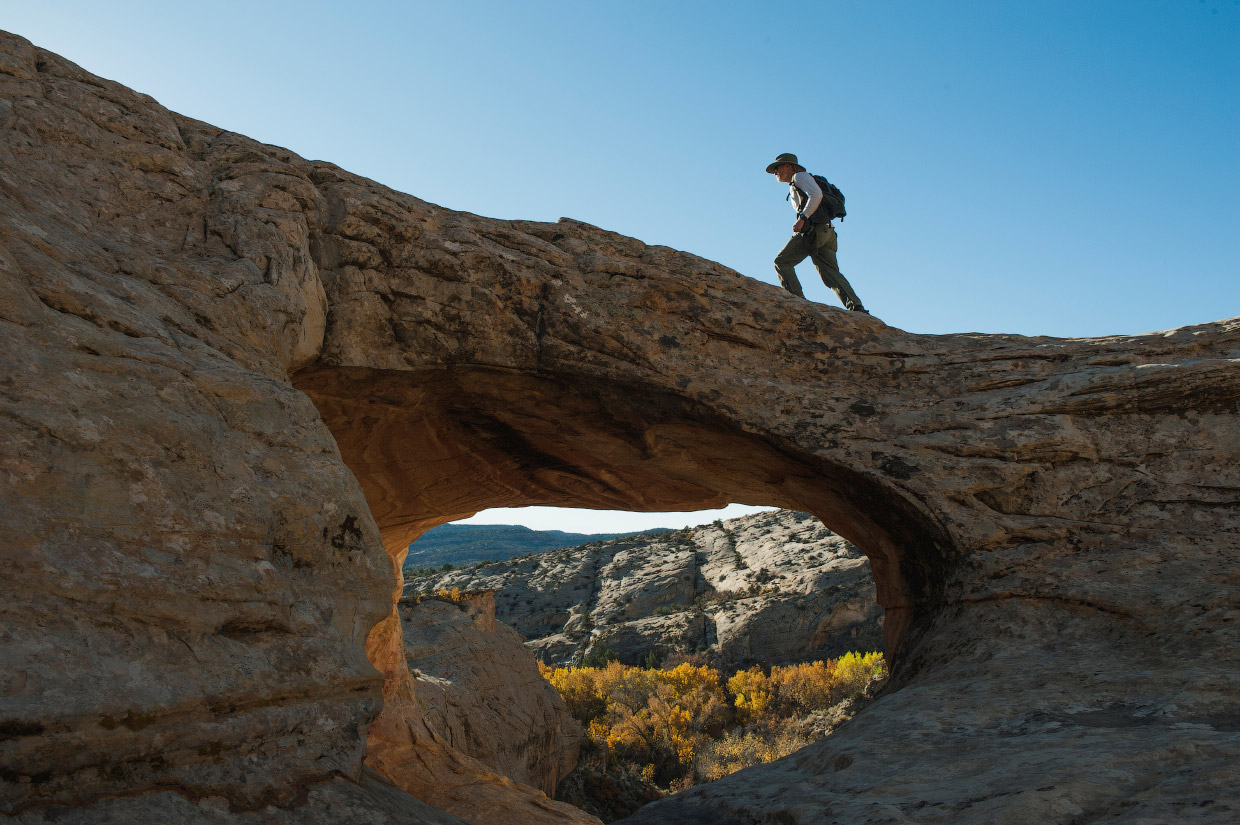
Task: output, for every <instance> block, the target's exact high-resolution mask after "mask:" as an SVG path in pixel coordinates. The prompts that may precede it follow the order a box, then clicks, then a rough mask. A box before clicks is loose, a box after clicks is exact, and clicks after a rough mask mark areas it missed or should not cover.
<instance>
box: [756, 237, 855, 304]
mask: <svg viewBox="0 0 1240 825" xmlns="http://www.w3.org/2000/svg"><path fill="white" fill-rule="evenodd" d="M838 249H839V238H838V237H837V236H836V234H835V228H834V227H833V226H831V224H830V223H823V224H819V225H818V226H817V227H815V228H813V229H811V230H810V231H809V232H806V233H804V234H801V235H793V236H792V237H791V238H789V239H788V243H786V244H784V248H783V249H781V250H780V251H779V254H778V255H776V256H775V273H776V274H777V275H779V283H780V284H781V285H783V288H784V289H786V290H788V291H789V292H791V293H792V294H793V295H795V296H797V297H798V298H804V297H805V293H804V292H802V291H801V282H800V281H798V280H797V273H796V269H794V267H795V266H796V265H797V264H799V263H800V262H801V261H803V260H805V258H806V257H807V256H808V257H809V259H810V260H811V261H813V262H814V268H815V269H817V270H818V274H819V275H820V276H822V282H823V283H824V284H826V285H827V286H828V287H830V288H831V290H832V291H834V292H835V294H836V295H837V296H838V297H839V299H840V303H842V304H843V305H844V308H845V309H853V310H864V309H865V307H863V306H862V305H861V299H860V298H858V297H857V293H855V292H853V288H852V286H851V285H850V284H849V283H848V279H847V278H845V277H844V276H843V274H842V273H841V272H840V265H839V263H838V262H837V261H836V259H835V253H836V252H837V251H838Z"/></svg>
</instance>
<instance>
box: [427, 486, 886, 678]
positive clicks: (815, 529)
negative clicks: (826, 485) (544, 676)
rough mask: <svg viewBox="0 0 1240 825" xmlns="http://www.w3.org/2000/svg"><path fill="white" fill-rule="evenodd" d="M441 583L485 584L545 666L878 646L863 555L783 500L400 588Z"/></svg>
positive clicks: (824, 652) (468, 587) (744, 662)
mask: <svg viewBox="0 0 1240 825" xmlns="http://www.w3.org/2000/svg"><path fill="white" fill-rule="evenodd" d="M413 547H414V548H415V549H416V548H417V544H416V543H415V544H414V545H413ZM453 588H456V589H457V590H459V591H461V592H472V591H493V592H494V593H495V601H496V610H497V615H498V617H499V618H500V619H501V620H502V621H503V622H504V623H505V624H508V625H510V626H511V627H512V628H513V629H514V630H516V631H517V632H518V633H520V634H521V635H522V636H524V637H525V638H526V639H527V644H528V645H529V646H530V648H532V649H533V650H534V652H535V655H536V656H538V658H540V659H541V660H543V661H545V662H547V663H549V664H555V665H564V664H569V663H580V661H581V659H582V658H583V657H584V656H585V655H586V654H588V653H589V652H590V651H592V650H596V649H598V648H599V647H606V648H607V649H608V650H611V651H614V652H615V653H617V654H618V655H619V656H620V660H621V661H623V662H624V663H626V664H631V665H636V664H641V663H642V662H643V661H644V659H645V657H646V656H647V655H648V654H650V653H651V652H653V653H654V654H655V656H656V657H658V658H659V659H660V660H662V659H664V658H666V657H667V656H669V655H671V654H673V653H696V652H706V653H709V654H710V655H711V656H712V658H714V659H715V660H716V661H717V662H718V663H719V664H720V665H721V666H724V667H745V666H748V665H750V664H754V663H762V664H767V665H770V664H785V663H788V662H794V661H804V660H809V659H814V658H819V659H821V658H830V657H834V656H839V655H841V654H843V653H846V652H848V651H849V650H864V651H869V650H880V651H881V650H882V645H883V639H882V610H881V609H880V608H879V606H878V603H877V602H876V601H875V597H874V578H873V576H872V575H871V574H870V565H869V562H868V561H867V560H866V558H865V555H864V554H863V553H862V552H861V551H860V550H858V549H857V548H856V547H855V546H853V545H852V544H850V543H849V542H848V541H846V540H844V539H843V538H841V537H840V536H837V535H835V534H834V533H832V532H831V531H830V530H828V529H827V528H826V527H824V526H823V524H822V522H820V521H819V520H818V519H816V518H814V517H813V516H811V515H809V514H808V513H798V512H795V511H792V510H779V511H775V512H771V513H758V514H755V515H752V516H744V517H742V518H736V519H729V520H728V521H724V522H716V523H714V524H704V525H702V526H700V527H697V528H694V529H693V530H685V531H676V532H673V533H661V534H656V535H649V536H636V537H632V538H622V539H615V540H612V541H607V542H595V543H591V544H589V545H582V546H580V547H573V548H566V549H564V550H558V551H553V552H549V553H540V554H537V555H534V556H529V557H526V558H521V559H514V560H510V561H507V562H495V563H490V564H484V565H480V566H476V567H470V568H465V569H461V570H455V571H452V572H450V573H445V574H443V575H438V576H430V577H427V578H423V579H414V580H412V581H409V582H408V584H407V586H406V590H407V592H429V593H434V592H437V591H439V590H452V589H453Z"/></svg>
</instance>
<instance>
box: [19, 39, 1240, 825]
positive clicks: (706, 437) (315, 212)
mask: <svg viewBox="0 0 1240 825" xmlns="http://www.w3.org/2000/svg"><path fill="white" fill-rule="evenodd" d="M0 54H3V55H4V57H3V59H0V100H2V101H4V103H3V105H0V410H3V415H2V416H0V445H3V446H2V447H0V463H2V465H3V472H2V473H0V508H3V512H4V513H5V518H4V520H3V522H2V523H0V553H2V554H3V556H2V560H3V564H2V565H0V576H2V577H3V583H4V591H5V593H6V594H8V595H7V597H6V600H5V604H4V606H3V609H4V611H5V618H4V625H3V631H2V632H0V719H2V720H3V731H4V734H5V738H4V739H3V740H2V741H0V815H7V816H9V817H10V818H14V817H22V818H24V819H25V820H26V821H39V820H40V819H42V820H48V819H51V818H58V819H59V820H60V821H69V818H70V817H76V818H77V819H78V821H103V819H104V817H105V816H111V815H112V814H111V813H108V812H115V811H117V810H120V809H125V810H129V811H130V812H131V813H128V814H125V816H126V817H127V818H128V819H129V820H130V821H138V822H141V821H156V820H157V821H160V822H166V821H170V820H174V819H176V818H177V816H178V813H177V812H178V811H181V812H184V811H185V810H186V808H185V805H186V800H211V799H216V800H220V801H221V802H220V803H219V806H217V807H216V808H215V811H216V813H212V814H210V816H211V817H214V819H213V820H210V821H217V822H224V821H229V822H231V821H245V820H246V819H247V818H249V819H251V820H254V819H258V818H261V817H264V816H270V817H272V818H273V821H276V820H279V818H280V817H283V818H284V820H286V821H289V820H293V819H298V821H308V820H306V819H300V818H299V815H300V813H301V812H302V811H307V810H309V809H310V808H312V807H314V806H315V805H319V804H330V805H339V806H343V807H342V808H338V809H339V810H348V811H350V813H349V814H347V816H341V817H338V818H339V819H341V820H343V821H382V819H381V817H382V816H388V817H389V818H391V816H392V814H390V813H385V811H391V810H395V808H394V807H391V806H399V805H401V804H407V803H408V802H411V801H412V800H409V799H408V797H407V796H403V795H400V794H398V793H397V792H395V791H390V790H388V791H387V792H386V795H385V794H376V793H371V792H369V791H368V790H367V789H366V787H365V785H364V784H363V780H362V773H361V767H360V761H361V759H362V756H363V749H364V750H365V756H366V759H367V760H368V761H369V762H370V763H371V764H372V765H374V766H375V767H376V768H377V769H379V770H380V771H381V772H382V773H384V774H385V775H386V776H387V777H388V778H390V779H393V780H394V781H396V782H397V784H398V785H399V784H400V780H401V777H402V776H405V775H406V768H407V767H409V766H411V765H413V764H415V763H418V764H420V766H421V767H420V768H419V770H420V771H422V774H420V775H425V771H426V770H428V769H429V770H431V771H432V772H436V771H437V772H439V773H438V774H437V775H440V776H442V777H443V782H442V783H441V786H440V787H442V788H443V789H444V793H443V794H442V796H443V798H446V799H456V800H458V801H461V802H462V803H464V802H465V801H468V799H472V800H474V801H475V802H476V803H477V808H478V810H479V812H480V813H479V814H478V815H474V814H473V813H471V815H470V816H469V818H470V819H471V820H475V821H481V816H482V815H490V814H489V813H488V812H490V813H493V814H496V815H501V814H505V812H506V813H507V815H508V816H512V817H517V816H523V815H524V812H525V811H530V812H533V811H535V810H541V811H542V814H543V815H544V816H545V819H544V820H543V821H551V820H553V819H554V818H555V817H563V816H564V812H563V811H562V810H559V809H554V808H553V807H544V808H539V807H538V806H539V805H540V804H541V803H540V802H539V800H538V794H537V792H536V791H533V790H532V789H529V790H528V791H523V790H522V789H521V788H520V787H517V786H512V785H506V784H504V782H503V781H502V780H500V778H499V777H497V776H496V775H494V774H493V773H490V772H489V771H487V770H486V769H485V766H482V765H481V763H478V762H476V760H471V759H470V757H468V756H466V755H464V754H461V753H459V752H457V751H455V750H453V749H451V748H449V747H447V746H446V745H445V744H443V743H442V742H440V741H438V740H437V739H436V738H435V736H434V735H433V733H432V732H430V730H429V728H427V727H426V725H425V723H424V721H423V720H422V718H421V716H420V709H419V704H418V701H417V697H416V689H415V686H414V685H413V679H412V677H411V675H410V674H409V671H408V668H407V667H405V666H404V652H403V643H402V640H401V638H400V623H399V619H398V617H397V616H396V615H395V612H394V611H395V599H396V597H397V596H398V595H399V592H400V583H399V565H400V561H401V556H402V555H403V552H404V550H403V548H405V547H407V545H408V543H409V541H410V540H411V539H412V538H414V537H415V536H416V535H417V534H418V533H419V532H420V531H422V530H425V529H427V528H429V527H430V526H433V525H435V524H439V523H444V522H448V521H453V520H456V519H458V518H460V517H462V516H464V515H467V514H469V513H472V512H475V511H477V510H479V509H483V508H485V507H495V506H521V505H526V504H543V505H555V504H561V505H572V506H578V507H601V508H629V509H637V510H642V509H646V510H668V509H686V510H687V509H699V508H703V507H712V506H718V505H721V504H723V503H725V502H727V501H738V502H742V503H750V504H765V505H773V506H777V507H784V508H788V509H795V510H803V511H807V512H811V513H813V514H814V515H815V516H817V517H818V518H819V519H821V520H822V521H823V523H824V524H826V525H827V526H828V527H830V528H831V529H832V530H833V531H835V532H836V533H838V534H839V535H841V536H843V537H844V538H846V539H847V540H848V541H850V542H852V543H854V544H855V545H856V546H857V547H858V548H860V549H861V550H862V551H863V552H864V553H865V554H866V555H867V557H868V558H869V560H870V565H871V569H872V571H873V575H874V578H875V584H876V589H877V598H878V602H879V603H880V605H882V606H883V608H884V610H885V618H884V634H885V637H886V648H887V651H888V653H889V654H890V655H891V656H892V658H893V660H894V673H893V678H892V681H891V682H890V683H889V687H888V689H887V691H886V693H885V695H883V696H881V697H879V698H878V699H877V701H875V703H874V704H873V705H871V706H870V707H868V708H867V709H865V710H863V711H862V712H861V713H859V714H858V715H857V716H856V717H855V718H854V719H853V720H852V721H850V722H849V723H846V724H845V725H844V726H843V727H842V728H841V729H840V730H839V731H837V732H836V734H834V735H833V736H832V737H831V738H829V739H828V740H826V742H824V743H821V744H819V745H815V746H812V747H811V748H809V749H807V750H805V751H803V752H801V753H798V754H795V755H793V756H791V757H789V758H787V759H785V760H783V761H781V762H779V763H775V764H773V765H771V766H767V767H764V768H759V769H755V770H753V771H749V772H743V773H741V774H738V775H736V776H734V777H732V778H729V779H725V780H721V781H720V782H717V783H714V784H713V785H711V786H709V787H706V788H703V789H700V790H695V791H691V792H690V793H688V794H686V795H681V796H677V797H672V798H669V799H667V800H664V801H661V802H657V803H655V804H653V805H652V806H649V807H648V808H646V809H643V811H641V812H639V813H638V814H637V817H638V818H639V819H640V820H641V821H645V822H678V823H685V822H692V821H701V820H702V819H703V818H705V819H706V820H707V821H710V822H712V823H724V822H727V821H728V820H729V819H731V820H741V821H755V820H756V821H763V822H782V823H804V822H822V821H831V820H834V821H839V822H850V823H878V822H890V821H903V820H913V819H921V820H923V821H926V820H929V819H932V818H938V819H941V820H950V821H953V822H956V823H992V822H998V821H1002V822H1039V823H1056V822H1058V823H1067V822H1072V821H1081V820H1086V819H1088V820H1090V821H1093V822H1106V821H1111V822H1117V821H1126V822H1139V821H1150V822H1158V821H1178V822H1191V821H1214V822H1220V821H1227V820H1229V819H1231V820H1234V819H1236V818H1237V817H1238V816H1240V793H1238V792H1237V790H1236V788H1237V787H1238V785H1240V783H1237V779H1240V777H1238V776H1237V768H1236V767H1235V766H1236V765H1237V764H1240V726H1237V724H1236V720H1237V719H1238V718H1240V691H1238V690H1237V683H1236V670H1235V661H1236V655H1237V651H1238V650H1240V622H1237V621H1236V619H1237V617H1238V616H1240V613H1238V611H1237V609H1236V605H1237V604H1240V577H1237V575H1236V570H1237V544H1238V542H1237V533H1238V532H1240V507H1237V495H1236V494H1237V491H1238V490H1240V469H1238V468H1240V426H1238V425H1240V414H1238V407H1240V319H1233V320H1231V321H1223V322H1218V323H1212V324H1203V325H1200V326H1196V327H1189V328H1184V329H1178V330H1170V331H1166V332H1160V333H1151V334H1145V335H1117V336H1111V337H1106V338H1095V339H1082V340H1062V339H1051V338H1025V337H1018V336H1002V335H970V334H962V335H941V336H919V335H911V334H908V333H905V332H902V331H900V330H897V329H893V328H891V327H888V326H886V325H884V324H883V323H882V322H881V321H880V320H878V319H877V318H871V317H868V316H861V315H856V314H852V313H845V312H842V311H838V310H835V309H832V308H830V307H823V306H819V305H815V304H812V303H808V302H805V301H801V300H799V299H796V298H794V297H793V296H791V295H788V294H787V293H785V292H783V291H782V290H779V289H778V288H775V287H772V286H769V285H766V284H762V283H758V282H755V281H753V280H750V279H747V278H744V277H743V276H741V275H740V274H739V273H735V272H732V271H730V270H728V269H726V268H725V267H722V266H720V265H718V264H713V263H711V262H708V261H704V260H702V259H700V258H696V257H694V256H692V255H688V254H685V253H682V252H677V251H675V250H671V249H667V248H665V247H654V246H647V245H646V244H643V243H641V242H640V241H637V240H634V239H632V238H625V237H623V236H620V235H617V234H615V233H610V232H606V231H604V230H601V229H598V228H595V227H592V226H588V225H586V224H582V223H579V222H576V221H569V220H562V221H560V222H558V223H555V224H543V223H534V222H526V221H499V220H490V219H484V218H480V217H477V216H473V215H468V214H463V213H455V212H450V211H448V210H444V209H440V208H438V207H435V206H433V205H431V204H428V203H425V202H423V201H420V200H418V199H416V198H414V197H411V196H408V195H402V194H400V193H396V192H393V191H391V190H388V189H384V188H383V187H381V186H379V185H377V184H375V183H373V182H371V181H367V180H364V179H362V178H358V177H356V176H353V175H349V174H348V173H346V172H343V171H342V170H340V169H338V168H336V167H334V166H332V165H330V164H327V163H321V162H311V161H306V160H303V159H301V158H298V157H297V156H295V155H293V154H292V153H290V152H288V151H286V150H283V149H279V148H276V147H271V146H264V145H261V144H258V143H256V142H254V141H251V140H248V139H246V138H243V137H241V136H238V135H235V134H231V133H228V132H225V131H222V130H220V129H218V128H215V127H211V126H208V125H206V124H202V123H199V122H196V121H193V120H190V119H188V118H185V117H181V116H178V115H175V114H173V113H170V112H168V111H167V110H165V109H163V108H162V107H160V106H159V105H158V104H157V103H155V102H154V101H152V100H151V99H150V98H149V97H144V96H142V95H139V94H136V93H134V92H131V91H129V90H127V89H124V88H123V87H120V86H118V85H116V84H113V83H109V82H107V81H104V80H101V79H99V78H96V77H94V76H92V75H90V74H89V73H87V72H84V71H83V70H81V69H79V68H78V67H76V66H73V65H72V64H71V63H69V62H68V61H66V60H64V59H63V58H60V57H57V56H56V55H53V54H50V53H48V52H46V51H43V50H39V49H37V48H35V47H32V46H31V45H30V44H29V43H27V42H26V41H24V40H22V39H21V38H18V37H14V36H10V35H0ZM385 546H386V547H387V548H388V550H389V554H388V556H386V557H385V555H384V553H383V549H382V548H383V547H385ZM385 616H386V618H384V617H385ZM363 649H364V650H365V652H366V655H365V656H363ZM368 660H369V661H368ZM380 673H381V674H382V712H381V713H380V714H379V716H377V717H373V714H374V712H375V709H376V707H377V705H378V702H379V700H380V677H379V674H380ZM372 717H373V721H372ZM368 723H369V727H368ZM319 787H326V788H329V789H330V794H331V795H333V799H334V800H335V801H334V802H331V803H319V802H316V801H315V800H318V799H320V798H321V797H317V796H315V791H314V790H310V789H317V788H319ZM379 797H382V800H381V799H380V798H379ZM398 799H399V800H400V801H399V802H397V801H395V800H398ZM426 801H428V802H430V804H436V802H435V799H428V800H426ZM389 803H391V805H389ZM130 806H132V807H130ZM271 806H275V808H274V811H271V812H269V808H270V807H271ZM282 806H283V807H282ZM385 806H388V807H386V808H385ZM200 807H201V806H200ZM225 807H227V812H225V811H224V808H225ZM195 816H196V814H195ZM315 816H321V815H320V814H315ZM412 816H413V815H412V814H411V818H412ZM415 821H416V820H415ZM441 821H442V820H441ZM525 821H533V820H531V819H529V818H527V819H526V820H525ZM561 821H563V819H561Z"/></svg>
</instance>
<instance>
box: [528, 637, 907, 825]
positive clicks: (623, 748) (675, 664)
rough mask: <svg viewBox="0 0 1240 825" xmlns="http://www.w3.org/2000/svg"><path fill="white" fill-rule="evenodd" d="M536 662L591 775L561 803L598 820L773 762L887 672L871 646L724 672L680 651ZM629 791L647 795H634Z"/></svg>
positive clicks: (835, 721) (830, 723)
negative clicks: (579, 729) (623, 799)
mask: <svg viewBox="0 0 1240 825" xmlns="http://www.w3.org/2000/svg"><path fill="white" fill-rule="evenodd" d="M590 664H593V665H594V666H589V665H590ZM539 667H540V670H541V671H542V674H543V676H544V677H545V678H546V679H547V680H548V681H549V682H550V683H551V684H552V686H554V687H555V689H556V690H557V691H558V692H559V694H560V696H562V697H563V698H564V701H565V703H567V705H568V709H569V712H570V713H572V715H573V716H574V717H575V718H576V719H577V720H578V721H580V722H581V724H582V726H583V727H584V728H585V731H586V734H587V737H588V745H587V749H586V751H585V753H584V754H583V757H584V758H583V769H584V770H585V771H586V772H587V773H591V774H592V776H591V777H590V779H589V781H585V782H577V783H570V784H571V786H572V790H571V791H570V794H569V795H570V796H571V797H572V798H570V799H567V800H566V801H572V802H573V803H574V804H578V805H580V806H583V807H585V808H586V809H587V810H591V809H594V810H591V812H592V813H595V814H596V815H598V816H600V817H601V818H603V819H604V820H605V821H610V820H611V819H612V818H619V817H620V816H623V815H625V813H626V811H625V810H623V809H624V808H626V807H629V806H630V805H632V804H637V805H640V804H642V802H644V801H650V800H649V797H655V798H657V796H658V795H660V794H662V793H667V792H673V791H679V790H684V789H685V788H689V787H692V786H694V785H697V784H701V783H703V782H711V781H713V780H716V779H719V778H721V777H723V776H727V775H728V774H731V773H734V772H736V771H738V770H740V769H741V768H745V767H749V766H751V765H757V764H761V763H763V762H771V761H774V760H776V759H779V758H781V757H783V756H787V755H788V754H790V753H792V752H793V751H796V750H799V749H800V748H802V747H805V746H806V745H808V744H810V743H811V742H813V741H816V740H818V739H821V738H822V737H823V736H825V735H827V734H828V733H830V732H831V730H833V729H834V728H835V727H836V726H838V725H839V724H840V723H841V722H843V721H844V720H846V719H848V718H849V717H851V716H852V715H853V713H855V712H856V711H857V709H859V707H860V705H861V700H863V699H864V698H865V697H866V696H868V695H872V693H873V692H874V690H875V689H876V688H877V687H878V686H879V685H880V684H881V683H882V681H883V680H885V678H886V675H887V671H886V662H885V660H884V659H883V655H882V654H881V653H860V652H853V653H848V654H845V655H844V656H841V657H840V658H838V659H832V660H828V661H816V662H811V663H805V664H793V665H785V666H778V665H777V666H774V667H770V668H763V667H760V666H757V665H755V666H753V667H751V668H749V669H747V670H737V671H735V672H733V673H732V674H731V675H726V674H725V673H724V672H721V671H720V670H719V669H717V668H715V667H713V666H712V665H710V664H708V663H706V662H704V661H702V660H701V659H700V658H697V657H689V656H675V657H672V658H670V659H669V661H667V662H665V663H664V664H663V666H661V667H659V666H655V662H654V661H653V657H652V660H651V661H648V662H647V666H646V667H634V666H631V665H624V664H621V663H620V662H618V661H610V662H598V661H597V659H596V661H594V662H591V663H587V665H585V666H581V667H561V668H553V667H549V666H547V665H544V664H540V666H539ZM625 788H627V793H625V792H624V790H623V789H625ZM635 789H636V790H637V793H636V796H637V797H642V796H645V797H647V798H645V799H635V798H634V795H635V794H634V790H635ZM656 789H657V791H656ZM561 795H562V796H563V795H564V793H563V791H562V794H561ZM618 796H627V797H629V800H630V801H629V803H628V804H627V805H626V804H623V803H620V800H618V799H614V797H618ZM600 797H613V799H612V800H611V801H612V802H616V803H620V804H619V807H618V808H615V809H611V810H609V809H608V805H607V804H606V803H607V800H606V799H603V798H600Z"/></svg>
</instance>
